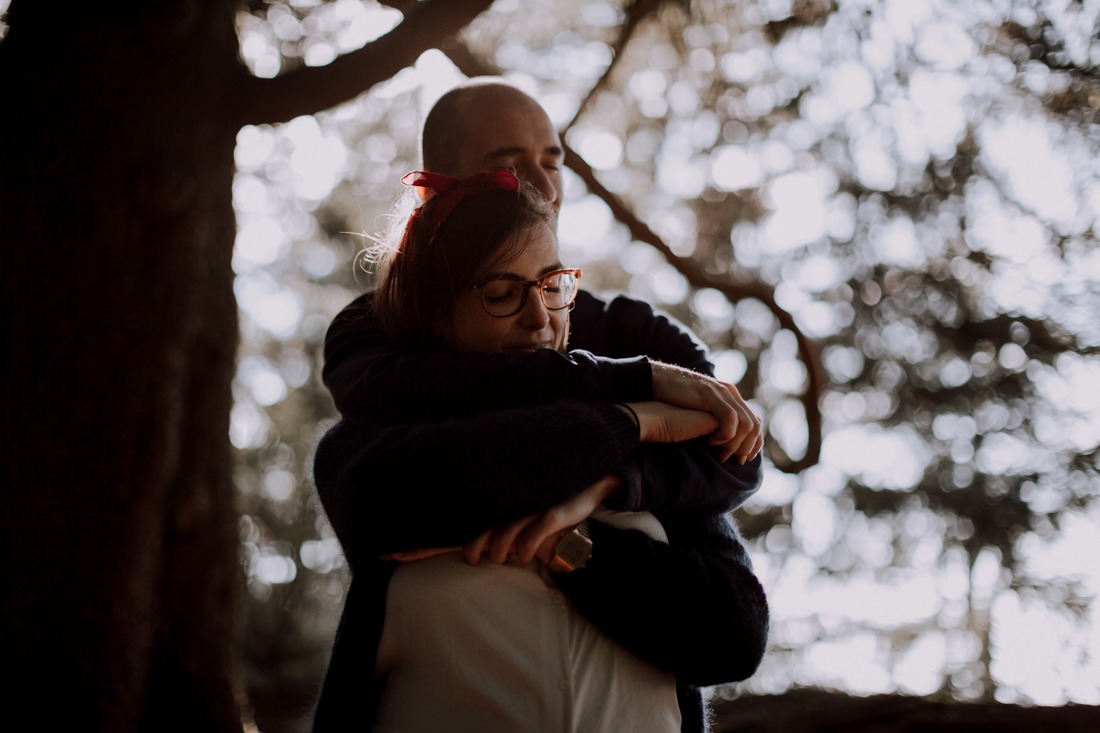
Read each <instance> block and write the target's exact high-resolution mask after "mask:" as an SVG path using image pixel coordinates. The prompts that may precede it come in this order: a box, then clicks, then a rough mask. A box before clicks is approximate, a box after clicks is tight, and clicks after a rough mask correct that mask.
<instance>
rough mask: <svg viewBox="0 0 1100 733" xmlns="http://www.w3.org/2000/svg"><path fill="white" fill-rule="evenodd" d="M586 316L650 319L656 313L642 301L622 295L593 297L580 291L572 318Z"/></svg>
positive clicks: (609, 294) (611, 294)
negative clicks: (630, 316)
mask: <svg viewBox="0 0 1100 733" xmlns="http://www.w3.org/2000/svg"><path fill="white" fill-rule="evenodd" d="M587 315H594V316H608V315H627V316H629V315H634V316H637V317H652V316H654V315H657V311H656V310H654V308H653V306H651V305H650V304H649V303H646V302H645V301H644V300H638V299H637V298H632V297H630V296H629V295H626V294H624V293H605V294H601V295H594V294H593V293H590V292H588V291H587V290H581V291H580V292H578V293H577V306H576V308H575V309H574V311H573V317H574V318H577V317H578V316H579V317H585V316H587Z"/></svg>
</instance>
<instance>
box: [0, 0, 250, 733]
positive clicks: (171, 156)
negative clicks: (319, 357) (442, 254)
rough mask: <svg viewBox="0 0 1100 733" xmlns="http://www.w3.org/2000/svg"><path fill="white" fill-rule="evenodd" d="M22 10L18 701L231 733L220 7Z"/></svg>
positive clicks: (17, 204) (14, 368)
mask: <svg viewBox="0 0 1100 733" xmlns="http://www.w3.org/2000/svg"><path fill="white" fill-rule="evenodd" d="M203 6H204V7H201V8H200V6H199V3H195V2H186V1H183V0H181V1H179V2H167V1H162V2H155V3H154V2H147V3H136V2H123V3H118V4H107V5H103V4H96V5H95V6H94V8H92V7H89V6H83V8H81V6H75V7H76V8H77V9H76V10H73V9H72V8H71V7H70V6H65V5H64V4H60V5H59V4H54V3H41V2H33V1H31V2H27V1H26V0H24V1H22V2H20V0H15V2H13V4H12V6H11V9H10V12H9V22H10V25H11V29H10V31H9V34H8V37H7V38H6V39H4V41H3V42H2V43H0V98H2V99H4V100H5V104H6V105H7V110H6V112H5V114H4V120H3V123H2V125H3V130H2V135H0V140H2V142H0V146H2V147H0V161H3V162H2V163H0V165H2V166H3V169H2V177H0V207H2V209H0V222H2V226H3V232H4V235H3V236H4V240H5V246H4V252H5V266H4V268H3V276H2V277H3V279H4V284H3V298H4V314H5V321H6V326H5V328H4V333H3V339H4V349H3V360H4V376H3V405H4V407H3V412H4V418H3V426H4V428H3V429H4V433H3V445H4V450H5V453H6V454H7V456H8V458H7V460H5V461H4V473H5V479H4V502H3V511H2V520H0V521H2V524H0V530H2V539H0V543H2V544H0V563H2V564H0V568H2V582H0V607H2V608H3V609H4V615H3V619H2V622H0V623H2V624H3V626H2V627H0V658H2V659H3V660H4V665H3V666H4V673H3V674H4V680H3V685H4V691H5V695H6V696H7V699H9V700H13V701H18V703H19V706H20V707H21V708H23V709H27V710H32V711H35V712H36V713H38V714H40V715H42V716H43V720H42V725H44V726H45V727H49V728H57V729H65V728H71V729H73V730H81V731H97V730H103V731H107V730H110V731H133V730H144V729H149V730H153V729H156V730H177V729H178V730H190V731H194V730H206V731H210V730H240V728H241V725H240V720H239V715H238V712H237V705H236V703H235V701H234V699H233V692H232V690H233V686H232V684H231V679H230V677H231V674H232V664H231V654H232V648H233V643H232V640H233V635H234V633H235V623H236V606H237V602H236V597H237V594H238V593H239V587H240V583H239V582H238V572H239V571H238V570H237V568H238V564H237V563H236V561H235V553H236V528H235V527H236V523H235V515H234V511H233V491H232V482H231V479H230V477H231V465H230V455H229V446H228V442H227V439H226V435H227V430H228V424H227V423H228V415H229V408H230V404H231V398H230V382H231V379H232V374H233V366H234V352H235V347H236V338H237V320H236V309H235V305H234V300H233V291H232V282H233V273H232V269H231V267H230V254H231V249H232V243H233V227H234V223H233V212H232V204H231V201H232V197H231V185H232V165H233V146H234V141H235V135H236V127H234V126H233V125H232V123H230V122H229V119H230V118H229V117H228V116H227V115H225V114H224V110H223V104H224V102H225V100H226V98H227V95H226V86H227V84H228V83H229V80H230V79H232V78H233V76H234V73H233V69H235V68H237V67H238V62H237V60H236V50H237V42H236V38H235V35H234V33H233V18H232V4H231V3H228V2H217V3H204V4H203Z"/></svg>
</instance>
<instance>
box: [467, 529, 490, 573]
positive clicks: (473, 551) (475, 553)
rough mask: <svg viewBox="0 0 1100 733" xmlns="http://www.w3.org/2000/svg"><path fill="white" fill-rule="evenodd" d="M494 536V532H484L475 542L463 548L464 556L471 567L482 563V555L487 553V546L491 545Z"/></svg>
mask: <svg viewBox="0 0 1100 733" xmlns="http://www.w3.org/2000/svg"><path fill="white" fill-rule="evenodd" d="M492 536H493V531H492V530H489V531H487V532H483V533H481V534H480V535H478V536H477V537H476V538H474V540H473V541H471V542H470V543H468V544H467V545H466V546H465V547H463V548H462V556H463V557H464V558H466V562H468V563H469V564H471V565H477V564H478V563H479V562H481V555H482V553H483V552H485V548H486V546H487V545H488V544H489V540H490V538H492Z"/></svg>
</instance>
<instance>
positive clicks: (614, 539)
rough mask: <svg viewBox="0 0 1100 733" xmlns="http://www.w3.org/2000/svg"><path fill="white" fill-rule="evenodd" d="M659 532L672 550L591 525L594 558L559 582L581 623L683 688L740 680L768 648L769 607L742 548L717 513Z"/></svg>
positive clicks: (624, 532) (560, 577)
mask: <svg viewBox="0 0 1100 733" xmlns="http://www.w3.org/2000/svg"><path fill="white" fill-rule="evenodd" d="M665 526H666V529H669V530H671V531H670V533H669V535H670V537H669V538H670V544H664V543H662V542H659V541H657V540H653V539H651V538H650V537H648V536H646V535H645V534H643V533H641V532H637V531H633V530H619V529H615V528H613V527H609V526H607V525H604V524H600V523H599V522H590V523H589V532H590V533H591V536H592V542H593V547H592V557H591V559H590V560H589V561H588V563H587V564H586V566H585V567H584V568H583V569H581V570H577V571H575V572H573V573H567V574H561V575H558V576H556V577H555V581H556V582H557V584H558V586H559V587H560V588H561V589H562V590H563V591H564V592H565V593H566V594H567V595H569V597H570V598H571V599H572V600H573V602H574V603H575V604H576V605H577V608H578V609H579V610H580V612H581V613H582V614H584V616H585V617H586V618H588V619H589V620H590V621H592V622H593V623H594V624H596V626H598V627H599V628H600V629H601V630H603V631H604V632H605V633H606V634H608V635H609V636H611V637H612V638H614V639H615V640H616V641H618V642H619V643H621V644H622V645H623V646H624V647H626V648H627V649H629V650H630V651H632V652H634V653H635V654H637V655H638V656H639V657H641V658H643V659H646V660H647V661H650V662H652V663H653V664H656V665H657V666H659V667H661V668H662V669H665V670H667V671H669V672H672V673H673V674H675V675H676V677H677V679H679V680H680V681H681V682H687V683H689V684H693V685H701V686H706V685H713V684H719V683H723V682H734V681H738V680H742V679H746V678H747V677H749V676H751V675H752V674H753V672H755V671H756V668H757V667H758V666H759V664H760V661H761V659H762V658H763V655H764V651H765V648H766V646H767V636H768V607H767V599H766V597H765V594H764V589H763V587H762V586H761V585H760V582H759V581H758V580H757V578H756V576H755V575H754V574H753V572H752V568H751V564H750V563H749V561H748V556H747V554H746V553H745V549H744V547H743V546H742V544H741V542H740V540H739V539H738V538H737V537H736V534H735V533H734V531H733V530H732V528H731V527H730V526H729V524H728V523H727V522H726V520H725V519H724V518H723V517H711V518H709V519H705V520H703V519H687V518H685V519H681V520H679V523H668V522H666V524H665Z"/></svg>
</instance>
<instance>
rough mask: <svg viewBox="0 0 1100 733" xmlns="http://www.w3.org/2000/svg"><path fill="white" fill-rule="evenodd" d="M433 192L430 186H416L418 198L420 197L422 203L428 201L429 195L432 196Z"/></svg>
mask: <svg viewBox="0 0 1100 733" xmlns="http://www.w3.org/2000/svg"><path fill="white" fill-rule="evenodd" d="M431 193H432V189H430V188H424V187H423V186H417V187H416V197H417V198H418V199H420V202H421V203H423V202H425V201H427V200H428V196H430V195H431Z"/></svg>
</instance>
